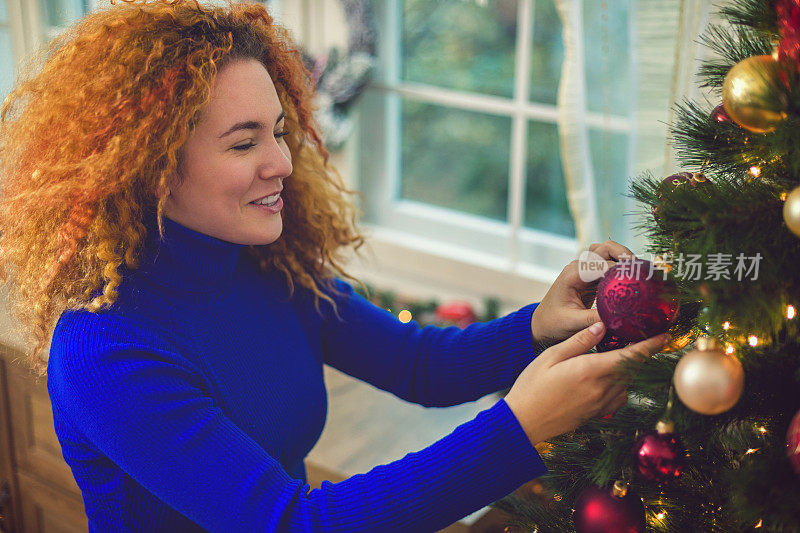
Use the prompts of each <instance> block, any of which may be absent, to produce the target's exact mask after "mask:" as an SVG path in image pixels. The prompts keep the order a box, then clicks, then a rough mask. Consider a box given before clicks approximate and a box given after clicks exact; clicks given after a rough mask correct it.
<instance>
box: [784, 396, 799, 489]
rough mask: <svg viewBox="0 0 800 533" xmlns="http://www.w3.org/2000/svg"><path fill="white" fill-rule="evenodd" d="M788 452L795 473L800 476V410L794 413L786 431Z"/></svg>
mask: <svg viewBox="0 0 800 533" xmlns="http://www.w3.org/2000/svg"><path fill="white" fill-rule="evenodd" d="M786 454H787V455H788V456H789V462H790V463H791V464H792V468H794V471H795V473H797V475H798V476H800V411H798V412H797V413H796V414H795V415H794V418H792V422H791V423H790V424H789V431H787V432H786Z"/></svg>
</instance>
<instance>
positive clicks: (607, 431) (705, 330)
mask: <svg viewBox="0 0 800 533" xmlns="http://www.w3.org/2000/svg"><path fill="white" fill-rule="evenodd" d="M720 15H721V17H722V19H724V23H722V24H717V25H711V26H709V28H708V29H707V31H706V32H705V34H704V35H703V36H702V37H701V39H702V42H703V43H704V44H705V45H707V46H708V47H710V48H711V49H712V50H713V51H714V52H715V54H714V56H715V58H714V59H712V60H709V61H706V62H705V63H704V64H703V65H702V67H701V70H700V72H699V77H700V79H701V85H702V87H704V88H706V89H707V90H708V92H709V94H710V95H711V96H710V97H708V100H707V101H706V102H699V103H698V102H690V101H684V102H683V103H679V104H677V105H676V119H675V121H674V123H673V124H671V125H670V136H671V139H672V141H673V143H674V145H675V146H676V149H677V152H676V153H677V159H678V162H679V164H680V165H681V168H679V169H676V173H675V174H673V175H671V176H668V177H666V178H665V177H663V176H652V175H649V174H646V175H643V176H640V177H639V178H637V179H636V180H635V181H634V182H633V183H632V184H631V187H630V194H631V195H632V196H633V197H634V198H636V199H637V200H638V202H639V204H640V206H641V208H642V210H643V213H646V215H647V216H646V217H645V218H644V220H646V222H644V223H643V225H642V226H641V228H640V229H641V230H642V231H644V232H645V233H646V235H647V237H648V242H649V243H650V244H649V245H648V249H647V250H646V254H652V256H653V257H659V258H660V262H661V264H660V266H661V268H662V269H663V272H664V273H665V276H666V277H667V281H668V283H669V284H671V286H672V287H673V288H674V289H675V291H677V292H676V296H675V298H676V299H677V303H678V304H679V306H680V307H679V309H680V310H679V312H677V315H676V316H677V318H676V319H674V320H673V319H672V318H671V317H670V318H669V320H667V321H666V322H665V325H664V327H665V328H669V330H670V332H671V333H672V334H673V338H674V341H673V343H672V345H671V346H670V347H669V348H668V349H667V351H665V352H664V353H661V354H658V355H656V356H654V357H652V358H642V359H638V360H631V361H629V362H627V363H625V368H624V370H625V373H626V375H627V377H628V382H629V383H630V387H629V389H628V390H629V393H630V401H629V403H628V405H627V406H625V407H623V408H622V409H620V410H618V411H617V412H616V413H614V414H613V416H611V417H609V418H606V419H594V420H591V421H588V422H587V423H586V424H584V425H583V426H582V427H581V428H579V429H578V430H577V431H575V432H573V433H570V434H567V435H562V436H561V437H559V438H556V439H553V440H551V441H550V442H547V443H542V444H541V445H539V446H538V448H539V449H540V452H541V455H542V457H543V458H544V460H545V462H546V464H547V465H548V468H549V470H550V472H549V474H547V475H546V476H544V477H542V478H540V479H538V480H535V481H533V482H531V483H529V484H528V485H526V486H524V487H522V488H521V489H520V490H519V491H517V492H516V493H515V494H513V495H510V496H509V497H507V498H505V499H504V500H501V501H500V502H497V503H496V506H497V507H498V508H500V509H502V510H504V511H505V512H506V513H508V514H509V521H510V524H509V527H508V528H507V531H525V532H532V531H539V532H550V531H559V532H561V531H576V530H577V531H578V532H579V533H585V532H589V531H592V532H601V531H609V532H610V531H626V532H627V531H631V532H635V531H669V532H679V533H686V532H690V531H701V532H718V531H719V532H737V533H738V532H742V531H750V530H759V531H793V532H797V531H800V411H799V410H800V329H799V328H798V324H797V322H798V320H800V318H796V317H795V313H796V311H795V310H796V309H797V307H798V306H800V186H799V185H800V0H779V1H775V0H740V1H739V2H737V3H735V4H734V5H730V6H727V7H723V8H721V11H720ZM677 171H681V172H677ZM609 273H610V271H609V272H607V273H606V277H604V278H603V280H602V281H600V284H599V285H598V292H597V299H598V310H599V311H602V310H601V303H604V302H601V298H602V299H603V300H604V301H605V300H608V299H609V296H610V292H609V291H612V290H614V289H613V288H609V287H608V286H603V284H604V282H606V280H608V276H609ZM627 282H628V281H626V280H625V279H623V280H622V281H621V282H620V281H619V280H618V283H627ZM606 285H608V283H606ZM628 289H630V287H628ZM633 292H635V291H629V293H633ZM617 296H618V295H617ZM655 299H656V300H657V298H655ZM611 300H612V301H613V298H611ZM654 303H655V304H658V303H663V302H658V301H655V302H653V301H651V302H645V304H649V305H651V306H652V304H654ZM612 311H613V309H612ZM617 312H619V313H621V314H619V315H618V316H617V318H620V317H621V318H620V320H619V321H620V322H622V323H628V325H630V324H631V323H634V326H636V324H635V322H636V320H637V318H636V317H637V316H639V315H636V314H633V315H631V316H628V317H625V316H624V313H622V310H617ZM606 313H608V311H606ZM602 316H603V313H602V312H601V317H602ZM603 319H604V322H606V325H607V326H608V322H607V321H606V317H603ZM609 329H610V328H609ZM634 329H636V328H635V327H634ZM651 334H652V333H651ZM622 337H623V338H615V339H609V342H608V343H607V344H606V346H609V347H610V346H615V343H622V344H625V343H628V342H631V340H632V339H630V338H624V335H623V336H622Z"/></svg>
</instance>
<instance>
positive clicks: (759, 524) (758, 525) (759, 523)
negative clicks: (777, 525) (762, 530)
mask: <svg viewBox="0 0 800 533" xmlns="http://www.w3.org/2000/svg"><path fill="white" fill-rule="evenodd" d="M762 522H763V520H759V521H758V524H756V525H755V526H753V527H761V523H762Z"/></svg>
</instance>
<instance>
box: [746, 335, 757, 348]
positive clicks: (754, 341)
mask: <svg viewBox="0 0 800 533" xmlns="http://www.w3.org/2000/svg"><path fill="white" fill-rule="evenodd" d="M747 344H749V345H750V346H753V347H755V346H756V345H757V344H758V337H756V336H755V335H750V336H749V337H747Z"/></svg>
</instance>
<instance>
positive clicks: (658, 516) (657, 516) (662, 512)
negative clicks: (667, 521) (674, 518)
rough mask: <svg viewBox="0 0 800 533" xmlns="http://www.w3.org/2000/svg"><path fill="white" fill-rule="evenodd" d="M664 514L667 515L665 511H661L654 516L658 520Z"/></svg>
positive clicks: (661, 518) (662, 517)
mask: <svg viewBox="0 0 800 533" xmlns="http://www.w3.org/2000/svg"><path fill="white" fill-rule="evenodd" d="M665 516H667V513H665V512H664V511H661V512H660V513H658V514H657V515H656V518H658V519H659V520H664V517H665Z"/></svg>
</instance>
